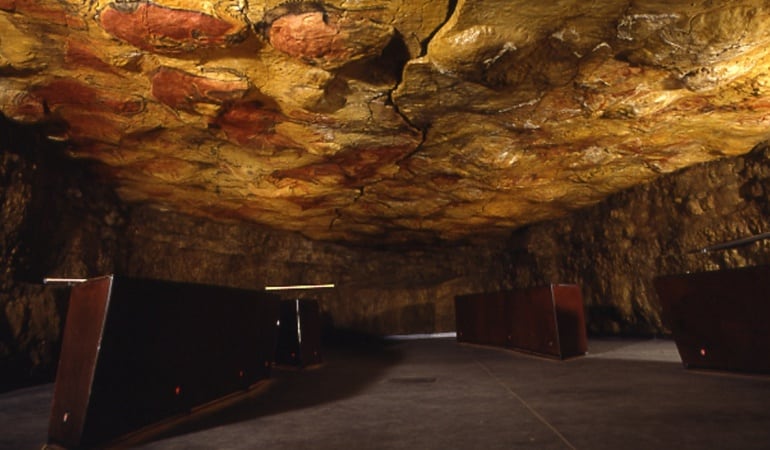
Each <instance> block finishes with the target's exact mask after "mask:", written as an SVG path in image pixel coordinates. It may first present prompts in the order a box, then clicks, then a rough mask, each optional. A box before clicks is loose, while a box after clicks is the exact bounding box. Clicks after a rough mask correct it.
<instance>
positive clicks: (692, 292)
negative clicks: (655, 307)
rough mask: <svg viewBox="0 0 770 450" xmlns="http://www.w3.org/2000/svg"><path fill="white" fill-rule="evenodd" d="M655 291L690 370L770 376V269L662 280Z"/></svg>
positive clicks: (744, 269)
mask: <svg viewBox="0 0 770 450" xmlns="http://www.w3.org/2000/svg"><path fill="white" fill-rule="evenodd" d="M655 288H656V290H657V292H658V297H659V299H660V302H661V306H662V310H663V320H664V323H665V324H666V325H667V326H668V327H669V328H670V329H671V332H672V334H673V337H674V340H675V341H676V346H677V349H678V350H679V355H680V357H681V358H682V363H683V364H684V366H685V367H688V368H702V369H718V370H731V371H740V372H757V373H770V357H768V356H769V355H770V327H768V325H767V323H768V318H770V302H769V301H768V300H770V267H768V266H758V267H747V268H741V269H731V270H719V271H713V272H699V273H689V274H680V275H669V276H662V277H658V278H656V279H655Z"/></svg>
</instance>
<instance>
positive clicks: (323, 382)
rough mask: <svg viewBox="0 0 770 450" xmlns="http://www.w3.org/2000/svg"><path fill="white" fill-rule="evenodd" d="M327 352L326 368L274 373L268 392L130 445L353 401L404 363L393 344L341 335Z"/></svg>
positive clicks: (329, 343)
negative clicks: (303, 409)
mask: <svg viewBox="0 0 770 450" xmlns="http://www.w3.org/2000/svg"><path fill="white" fill-rule="evenodd" d="M322 351H323V359H324V362H323V363H322V364H320V365H317V366H313V367H308V368H305V369H295V368H291V367H280V366H278V367H274V368H273V371H272V374H271V378H270V380H269V381H267V382H266V386H262V387H257V388H256V390H255V393H252V394H249V395H247V396H245V398H243V399H240V400H238V401H236V402H235V403H233V404H230V405H228V406H226V407H223V408H215V409H214V410H213V411H212V412H204V413H202V414H194V415H192V416H191V417H189V418H187V419H185V420H183V421H182V422H181V423H179V424H177V425H174V426H173V427H171V428H168V429H164V430H163V431H160V432H153V431H150V432H149V433H146V437H144V436H143V435H139V436H138V437H136V438H134V439H132V440H131V442H130V445H132V446H133V445H139V444H147V443H150V442H154V441H158V440H162V439H167V438H171V437H175V436H180V435H184V434H188V433H194V432H197V431H202V430H206V429H209V428H214V427H220V426H224V425H229V424H233V423H238V422H242V421H248V420H251V419H255V418H258V417H262V416H269V415H274V414H280V413H284V412H287V411H292V410H297V409H302V408H308V407H312V406H318V405H321V404H324V403H331V402H335V401H339V400H342V399H345V398H349V397H353V396H355V395H357V394H358V393H359V392H361V391H362V390H364V389H365V388H366V387H367V386H368V385H370V384H371V383H374V382H376V381H378V380H380V379H381V378H382V376H383V374H384V373H385V372H387V370H388V369H389V368H390V367H392V366H395V365H397V364H398V363H399V362H400V361H401V360H402V359H403V354H402V353H401V351H400V350H399V349H398V346H397V345H394V343H393V342H391V341H386V340H384V339H382V338H379V337H376V336H371V335H366V334H360V333H355V332H349V331H340V330H337V331H336V332H335V333H334V334H333V335H330V336H326V337H325V339H324V345H323V348H322Z"/></svg>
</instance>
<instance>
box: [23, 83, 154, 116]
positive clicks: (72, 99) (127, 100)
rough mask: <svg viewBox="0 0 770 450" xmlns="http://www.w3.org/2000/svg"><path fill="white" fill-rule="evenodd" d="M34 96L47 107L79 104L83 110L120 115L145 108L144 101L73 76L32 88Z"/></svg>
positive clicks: (137, 111) (54, 107) (53, 108)
mask: <svg viewBox="0 0 770 450" xmlns="http://www.w3.org/2000/svg"><path fill="white" fill-rule="evenodd" d="M31 96H32V98H34V99H36V100H37V101H39V102H40V103H42V104H43V105H45V107H46V108H48V109H50V110H55V109H56V108H57V107H59V106H67V105H72V106H77V107H78V108H79V109H82V110H90V111H107V112H112V113H116V114H120V115H134V114H138V113H140V112H142V111H143V110H144V101H143V100H142V99H141V98H138V97H133V96H131V97H129V96H125V95H121V94H116V93H114V92H108V91H106V90H99V89H95V88H93V87H91V86H87V85H85V84H83V83H81V82H80V81H77V80H74V79H71V78H58V79H54V80H53V81H51V82H50V83H48V84H46V85H43V86H39V87H37V88H34V89H32V90H31Z"/></svg>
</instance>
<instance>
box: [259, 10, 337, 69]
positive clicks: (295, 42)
mask: <svg viewBox="0 0 770 450" xmlns="http://www.w3.org/2000/svg"><path fill="white" fill-rule="evenodd" d="M339 35H340V29H339V28H338V27H336V26H335V24H333V23H327V21H325V20H324V14H323V13H321V12H318V11H315V12H307V13H304V14H296V15H294V14H292V15H287V16H283V17H280V18H278V19H276V21H275V22H273V24H272V26H271V27H270V35H269V36H270V44H272V45H273V47H275V48H276V49H278V50H280V51H282V52H284V53H286V54H287V55H291V56H293V57H295V58H306V59H315V58H321V57H326V58H329V59H344V58H345V55H347V53H348V51H347V47H346V46H345V43H344V42H343V41H342V40H340V39H338V38H339Z"/></svg>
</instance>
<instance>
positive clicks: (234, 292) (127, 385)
mask: <svg viewBox="0 0 770 450" xmlns="http://www.w3.org/2000/svg"><path fill="white" fill-rule="evenodd" d="M279 305H280V301H279V300H278V298H277V297H275V296H273V295H270V294H265V293H262V292H255V291H247V290H240V289H233V288H223V287H215V286H205V285H195V284H186V283H173V282H165V281H155V280H142V279H132V278H125V277H118V276H106V277H100V278H94V279H91V280H88V281H87V282H85V283H82V284H78V285H75V286H73V288H72V292H71V295H70V304H69V311H68V314H67V322H66V327H65V330H64V338H63V343H62V351H61V357H60V362H59V369H58V372H57V375H56V385H55V388H54V398H53V405H52V408H51V417H50V422H49V429H48V437H49V443H51V444H56V445H60V446H64V447H67V448H77V447H90V446H95V445H98V444H102V443H105V442H107V441H110V440H113V439H115V438H117V437H120V436H122V435H125V434H126V433H130V432H133V431H136V430H138V429H140V428H143V427H146V426H148V425H151V424H153V423H157V422H159V421H162V420H164V419H168V418H170V417H174V416H176V415H184V414H186V413H189V412H190V411H191V410H192V409H193V408H194V407H196V406H200V405H203V404H206V403H208V402H212V401H214V400H216V399H219V398H222V397H224V396H227V395H230V394H233V393H236V392H239V391H243V390H246V389H248V388H249V387H250V386H252V385H254V384H255V383H257V382H258V381H260V380H263V379H265V378H267V377H268V376H269V374H270V368H271V364H272V361H273V358H274V355H275V348H276V338H277V321H278V315H279Z"/></svg>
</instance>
